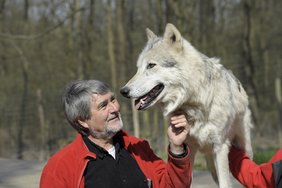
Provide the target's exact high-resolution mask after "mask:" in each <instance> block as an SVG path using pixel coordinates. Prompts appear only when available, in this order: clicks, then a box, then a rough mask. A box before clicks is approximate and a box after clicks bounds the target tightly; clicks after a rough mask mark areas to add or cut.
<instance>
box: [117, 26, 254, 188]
mask: <svg viewBox="0 0 282 188" xmlns="http://www.w3.org/2000/svg"><path fill="white" fill-rule="evenodd" d="M147 37H148V42H147V45H146V46H145V48H144V49H143V51H142V53H141V54H140V56H139V58H138V61H137V69H138V70H137V73H136V74H135V75H134V76H133V78H132V79H131V80H130V81H129V82H128V83H127V84H126V85H125V86H124V87H123V88H122V89H121V93H122V94H123V95H124V96H126V97H129V98H134V99H137V102H136V103H138V101H139V104H137V108H139V109H147V108H149V107H151V106H153V105H154V104H159V105H160V107H161V108H162V110H163V113H164V115H165V116H170V115H171V114H172V113H173V112H175V111H176V110H183V111H185V112H186V113H187V114H188V116H189V117H190V120H192V121H193V125H192V127H191V129H190V135H189V137H188V138H187V144H188V145H189V146H190V149H191V160H192V162H193V161H194V157H195V154H196V152H197V151H198V150H199V151H201V152H202V153H204V154H205V156H206V159H207V164H208V167H209V169H210V171H211V173H212V176H213V178H214V179H215V181H217V180H218V184H219V187H221V188H227V187H232V186H231V181H230V176H229V164H228V152H229V147H230V144H231V142H232V141H234V140H235V141H236V143H237V145H238V146H239V147H241V148H243V149H245V150H246V151H247V153H248V154H249V156H250V157H252V148H251V140H250V128H251V127H252V124H251V117H250V114H251V113H250V110H249V108H248V97H247V95H246V92H245V90H244V89H243V87H242V85H241V84H240V82H239V81H238V80H237V79H236V78H235V77H234V75H233V74H232V73H231V72H230V71H228V70H226V69H225V68H224V67H223V66H222V65H221V64H220V63H219V60H218V59H216V58H208V57H207V56H205V55H203V54H202V53H200V52H199V51H197V50H196V49H195V48H194V47H193V46H192V45H191V44H190V43H189V42H188V41H187V40H185V39H184V38H182V36H181V34H180V32H179V31H178V30H177V29H176V28H175V26H173V25H172V24H167V26H166V29H165V32H164V35H163V37H157V36H156V35H155V34H154V33H153V32H152V31H151V30H149V29H147ZM158 84H159V85H160V87H156V88H155V89H153V90H152V88H154V87H155V86H156V85H158ZM162 88H163V90H161V89H162ZM158 90H159V91H158ZM158 92H160V94H158ZM148 93H149V94H148ZM157 94H158V96H157V97H156V96H154V95H157ZM154 97H156V98H154ZM140 98H143V99H142V100H140ZM150 98H152V101H150ZM153 98H154V100H153Z"/></svg>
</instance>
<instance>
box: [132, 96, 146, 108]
mask: <svg viewBox="0 0 282 188" xmlns="http://www.w3.org/2000/svg"><path fill="white" fill-rule="evenodd" d="M146 99H147V97H144V98H142V99H137V100H136V101H135V108H136V109H137V110H138V109H139V108H141V107H142V106H143V105H144V104H145V100H146Z"/></svg>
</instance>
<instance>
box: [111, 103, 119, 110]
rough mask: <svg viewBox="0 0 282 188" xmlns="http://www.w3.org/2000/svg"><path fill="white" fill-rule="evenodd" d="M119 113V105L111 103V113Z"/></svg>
mask: <svg viewBox="0 0 282 188" xmlns="http://www.w3.org/2000/svg"><path fill="white" fill-rule="evenodd" d="M116 111H119V105H118V103H112V102H111V103H110V112H116Z"/></svg>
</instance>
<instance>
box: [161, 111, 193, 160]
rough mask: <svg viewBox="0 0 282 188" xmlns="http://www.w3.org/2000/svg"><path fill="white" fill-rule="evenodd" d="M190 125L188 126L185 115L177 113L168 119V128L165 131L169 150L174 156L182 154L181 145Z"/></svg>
mask: <svg viewBox="0 0 282 188" xmlns="http://www.w3.org/2000/svg"><path fill="white" fill-rule="evenodd" d="M190 127H191V125H189V124H188V120H187V118H186V114H185V113H184V112H183V113H177V115H173V116H172V117H171V118H170V126H169V127H168V130H167V135H168V140H169V148H170V151H171V152H172V153H174V154H177V155H178V154H182V153H184V148H183V144H184V141H185V140H186V137H187V135H188V133H189V130H190Z"/></svg>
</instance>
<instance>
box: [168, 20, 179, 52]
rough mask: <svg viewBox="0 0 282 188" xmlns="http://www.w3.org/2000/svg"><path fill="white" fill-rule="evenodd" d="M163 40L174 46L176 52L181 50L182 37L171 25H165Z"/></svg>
mask: <svg viewBox="0 0 282 188" xmlns="http://www.w3.org/2000/svg"><path fill="white" fill-rule="evenodd" d="M164 39H165V40H166V41H168V42H169V43H171V44H172V45H175V47H176V48H177V49H178V50H180V49H182V36H181V34H180V32H179V31H178V30H177V29H176V27H175V26H174V25H173V24H170V23H168V24H166V27H165V32H164Z"/></svg>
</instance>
